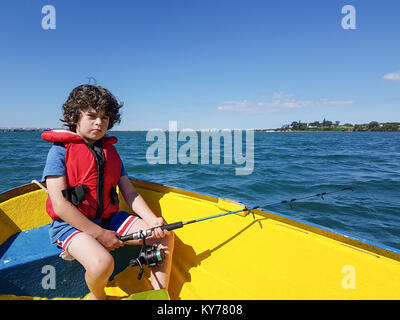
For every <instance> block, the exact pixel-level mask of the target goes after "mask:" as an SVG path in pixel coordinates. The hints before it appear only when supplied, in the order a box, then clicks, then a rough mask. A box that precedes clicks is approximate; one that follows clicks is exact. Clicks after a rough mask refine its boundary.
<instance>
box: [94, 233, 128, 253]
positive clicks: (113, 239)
mask: <svg viewBox="0 0 400 320" xmlns="http://www.w3.org/2000/svg"><path fill="white" fill-rule="evenodd" d="M96 240H97V241H98V242H100V244H101V245H102V246H103V247H104V248H106V249H107V250H108V251H113V250H115V249H117V248H119V247H122V246H123V245H124V243H123V242H122V241H121V240H119V239H118V238H117V233H116V232H115V231H112V230H106V229H103V230H102V231H101V232H100V233H99V235H98V236H97V237H96Z"/></svg>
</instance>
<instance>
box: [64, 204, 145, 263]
mask: <svg viewBox="0 0 400 320" xmlns="http://www.w3.org/2000/svg"><path fill="white" fill-rule="evenodd" d="M137 219H139V217H138V216H135V215H132V214H130V213H128V212H125V211H118V212H116V213H113V214H112V215H111V217H110V219H109V221H108V225H104V224H103V221H102V220H92V221H93V222H94V223H96V224H98V225H99V226H101V227H103V228H105V229H108V230H113V231H116V232H117V234H118V235H119V236H124V235H126V234H127V232H128V230H129V229H130V227H131V226H132V225H133V223H134V222H135V221H136V220H137ZM65 228H66V229H67V231H66V232H64V233H63V232H62V231H61V230H57V231H58V232H60V231H61V232H60V233H62V235H61V236H60V237H59V238H58V239H57V240H56V243H57V246H58V247H59V248H60V249H61V253H60V257H61V258H63V259H64V260H74V259H75V258H74V257H72V256H71V255H70V254H69V253H68V246H69V245H70V243H71V241H72V240H73V239H75V238H76V237H78V236H79V235H81V234H82V233H83V232H82V231H79V230H78V229H76V228H74V227H72V226H71V225H69V224H66V223H65ZM58 229H59V228H58Z"/></svg>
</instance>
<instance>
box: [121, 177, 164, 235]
mask: <svg viewBox="0 0 400 320" xmlns="http://www.w3.org/2000/svg"><path fill="white" fill-rule="evenodd" d="M118 186H119V189H120V191H121V193H122V195H123V197H124V199H125V201H126V203H127V205H128V206H129V207H130V208H132V210H133V211H134V212H135V213H137V214H138V215H139V216H140V217H141V218H142V219H143V220H144V222H146V223H147V224H148V225H149V227H150V228H153V227H160V226H162V225H164V224H165V222H164V219H163V218H162V217H157V216H156V215H155V214H154V213H153V211H151V209H150V208H149V206H148V205H147V203H146V202H145V201H144V199H143V197H142V196H141V195H140V194H139V193H137V191H136V190H135V188H134V187H133V186H132V184H131V182H130V180H129V178H128V176H122V177H121V178H120V180H119V183H118ZM154 234H155V236H156V237H157V238H163V237H164V236H165V235H166V234H168V231H166V230H164V231H162V230H161V229H160V228H157V229H155V230H154Z"/></svg>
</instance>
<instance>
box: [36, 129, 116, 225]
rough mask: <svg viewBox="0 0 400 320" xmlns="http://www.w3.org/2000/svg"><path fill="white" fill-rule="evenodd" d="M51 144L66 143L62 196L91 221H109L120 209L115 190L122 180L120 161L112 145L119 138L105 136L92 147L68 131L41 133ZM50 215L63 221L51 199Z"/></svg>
mask: <svg viewBox="0 0 400 320" xmlns="http://www.w3.org/2000/svg"><path fill="white" fill-rule="evenodd" d="M42 138H43V139H44V140H46V141H49V142H53V143H54V142H59V143H63V144H64V146H65V148H66V150H65V167H66V179H67V189H66V190H63V191H62V192H63V195H64V197H66V198H67V199H68V200H70V201H71V202H72V203H73V204H74V205H76V206H77V208H78V209H79V211H80V212H82V213H83V214H85V215H86V216H87V217H88V218H89V219H91V220H93V219H99V218H103V219H107V218H109V217H110V216H111V214H112V213H114V212H117V211H118V209H119V205H118V195H117V193H116V186H117V184H118V182H119V179H120V176H121V159H120V157H119V155H118V152H117V150H116V149H115V147H114V146H113V144H115V143H117V141H118V139H117V138H116V137H111V136H105V137H103V138H102V139H101V140H99V141H97V142H96V143H95V144H94V145H93V146H90V145H88V144H86V143H85V141H84V140H83V139H82V138H81V137H80V136H79V135H78V134H76V133H74V132H72V131H69V130H64V129H61V130H51V131H45V132H43V133H42ZM46 210H47V213H48V214H49V215H50V217H51V218H52V219H53V220H61V219H60V218H59V217H58V216H57V214H56V213H55V212H54V209H53V205H52V203H51V199H50V197H48V198H47V202H46Z"/></svg>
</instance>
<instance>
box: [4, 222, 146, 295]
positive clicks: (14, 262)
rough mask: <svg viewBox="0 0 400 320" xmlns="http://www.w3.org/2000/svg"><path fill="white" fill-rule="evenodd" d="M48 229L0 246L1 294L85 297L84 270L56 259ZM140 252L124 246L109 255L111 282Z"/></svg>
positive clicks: (19, 235)
mask: <svg viewBox="0 0 400 320" xmlns="http://www.w3.org/2000/svg"><path fill="white" fill-rule="evenodd" d="M49 226H50V225H49V224H48V225H44V226H41V227H38V228H35V229H31V230H27V231H22V232H19V233H17V234H14V235H13V236H11V237H10V238H8V239H7V240H6V241H5V242H4V243H3V244H2V245H1V246H0V295H16V296H36V297H46V298H55V297H65V298H78V297H84V296H85V295H87V293H88V292H89V289H88V288H87V286H86V283H85V281H84V274H85V270H84V268H83V267H82V266H81V264H80V263H78V262H77V261H65V260H63V259H61V258H60V257H59V254H60V250H59V249H58V248H57V246H56V245H54V244H51V243H50V240H49V234H48V229H49ZM139 250H140V246H124V247H122V248H119V249H117V250H114V251H112V252H111V254H112V255H113V256H114V260H115V264H114V273H113V274H112V276H111V278H110V280H112V279H113V278H114V276H115V275H116V274H118V273H120V272H121V271H123V270H124V269H125V268H126V267H127V266H129V261H130V260H131V259H132V258H133V257H136V256H137V255H138V252H139ZM53 276H54V277H53ZM50 277H53V278H50ZM26 279H29V281H26ZM54 284H55V285H54Z"/></svg>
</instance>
